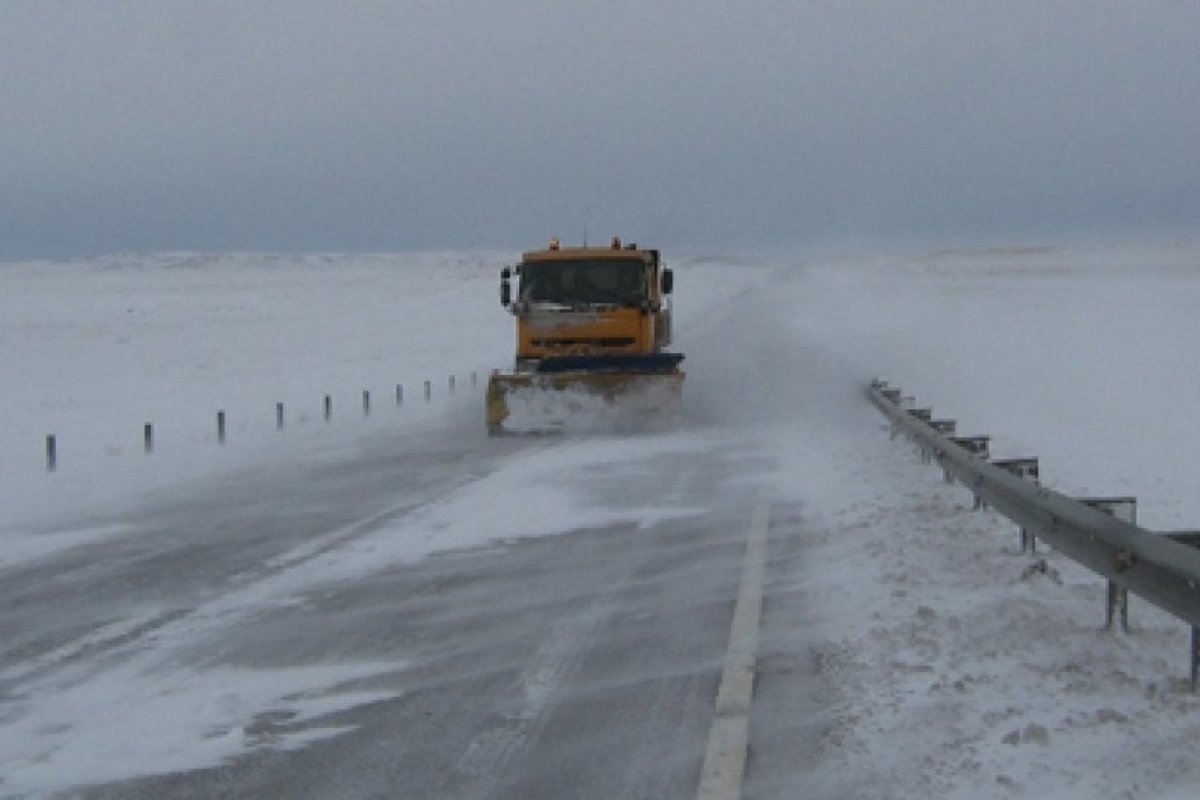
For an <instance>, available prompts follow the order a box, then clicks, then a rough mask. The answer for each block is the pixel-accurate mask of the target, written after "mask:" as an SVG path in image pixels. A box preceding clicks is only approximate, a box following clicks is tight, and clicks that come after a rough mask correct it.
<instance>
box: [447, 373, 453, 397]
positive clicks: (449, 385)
mask: <svg viewBox="0 0 1200 800" xmlns="http://www.w3.org/2000/svg"><path fill="white" fill-rule="evenodd" d="M446 385H447V387H448V388H449V389H450V394H454V376H453V375H451V376H450V380H448V381H447V382H446Z"/></svg>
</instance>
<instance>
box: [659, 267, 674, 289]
mask: <svg viewBox="0 0 1200 800" xmlns="http://www.w3.org/2000/svg"><path fill="white" fill-rule="evenodd" d="M674 288H675V273H674V272H672V271H671V270H669V269H664V270H663V274H662V290H663V294H670V293H671V290H672V289H674Z"/></svg>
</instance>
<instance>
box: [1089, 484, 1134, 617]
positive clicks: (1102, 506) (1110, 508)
mask: <svg viewBox="0 0 1200 800" xmlns="http://www.w3.org/2000/svg"><path fill="white" fill-rule="evenodd" d="M1079 502H1081V503H1083V504H1084V505H1088V506H1091V507H1092V508H1094V509H1096V510H1098V511H1103V512H1104V513H1105V514H1108V515H1109V516H1111V517H1116V518H1117V519H1120V520H1124V521H1125V522H1128V523H1129V524H1130V525H1136V524H1137V498H1135V497H1081V498H1079ZM1133 564H1134V562H1133V560H1132V556H1131V555H1130V554H1129V553H1118V554H1117V555H1116V557H1115V564H1114V566H1115V568H1116V570H1117V572H1122V571H1124V570H1126V569H1128V568H1129V567H1131V566H1133ZM1107 584H1108V586H1107V591H1106V592H1105V609H1104V630H1106V631H1109V630H1112V624H1113V617H1115V616H1117V615H1118V614H1119V615H1120V617H1121V630H1122V631H1124V632H1126V633H1128V632H1129V589H1127V588H1126V587H1124V586H1122V585H1121V584H1119V583H1117V582H1116V581H1114V580H1113V579H1111V578H1109V579H1108V580H1107Z"/></svg>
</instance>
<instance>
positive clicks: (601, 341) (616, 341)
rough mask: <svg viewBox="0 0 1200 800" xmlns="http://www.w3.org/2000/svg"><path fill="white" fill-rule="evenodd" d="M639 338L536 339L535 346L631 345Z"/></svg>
mask: <svg viewBox="0 0 1200 800" xmlns="http://www.w3.org/2000/svg"><path fill="white" fill-rule="evenodd" d="M636 341H637V340H636V339H634V338H633V337H632V336H597V337H589V338H572V339H534V340H533V346H534V347H544V348H546V349H547V350H557V349H560V348H576V347H596V348H605V347H631V346H633V344H634V342H636Z"/></svg>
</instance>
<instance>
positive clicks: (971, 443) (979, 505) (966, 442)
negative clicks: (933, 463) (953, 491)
mask: <svg viewBox="0 0 1200 800" xmlns="http://www.w3.org/2000/svg"><path fill="white" fill-rule="evenodd" d="M991 440H992V437H990V436H952V437H950V441H951V442H953V443H954V444H956V445H958V446H959V447H961V448H962V449H963V450H966V451H967V452H968V453H970V454H971V455H973V456H978V457H979V458H981V459H983V460H984V461H987V460H988V458H989V457H990V452H989V451H990V445H989V443H990V442H991ZM947 472H948V471H947ZM947 482H951V483H952V482H953V481H952V480H950V477H949V475H947ZM968 488H969V487H968ZM986 507H987V503H986V502H984V500H983V498H982V497H980V496H979V495H978V494H975V503H974V505H973V506H972V508H973V509H974V510H975V511H979V510H980V509H983V508H986Z"/></svg>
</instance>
